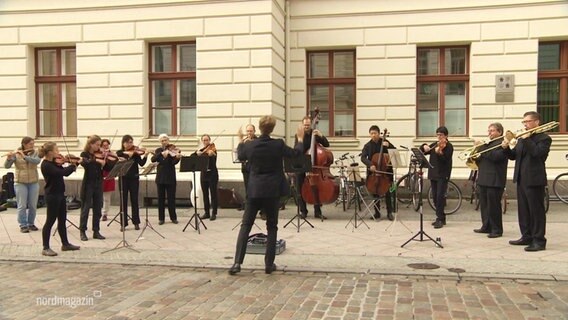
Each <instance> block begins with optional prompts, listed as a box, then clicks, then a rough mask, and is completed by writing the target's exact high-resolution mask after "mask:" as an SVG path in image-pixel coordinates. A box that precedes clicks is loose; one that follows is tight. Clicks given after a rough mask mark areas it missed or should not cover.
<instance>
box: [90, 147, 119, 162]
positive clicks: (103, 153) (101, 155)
mask: <svg viewBox="0 0 568 320" xmlns="http://www.w3.org/2000/svg"><path fill="white" fill-rule="evenodd" d="M94 155H95V159H99V160H105V161H106V160H108V161H117V160H118V156H117V155H116V153H114V152H111V151H110V150H102V149H101V150H99V151H96V152H95V153H94Z"/></svg>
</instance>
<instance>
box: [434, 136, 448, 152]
mask: <svg viewBox="0 0 568 320" xmlns="http://www.w3.org/2000/svg"><path fill="white" fill-rule="evenodd" d="M447 145H448V139H442V140H440V141H439V142H438V143H437V145H436V146H435V148H436V149H434V150H435V151H436V153H437V154H440V155H441V154H442V153H444V149H445V148H446V146H447Z"/></svg>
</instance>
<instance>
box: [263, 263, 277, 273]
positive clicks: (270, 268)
mask: <svg viewBox="0 0 568 320" xmlns="http://www.w3.org/2000/svg"><path fill="white" fill-rule="evenodd" d="M274 271H276V264H274V263H273V264H272V265H271V266H267V267H265V268H264V273H266V274H271V273H272V272H274Z"/></svg>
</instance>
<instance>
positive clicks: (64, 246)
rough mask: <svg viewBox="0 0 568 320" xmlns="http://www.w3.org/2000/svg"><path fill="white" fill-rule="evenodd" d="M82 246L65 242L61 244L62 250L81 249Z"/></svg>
mask: <svg viewBox="0 0 568 320" xmlns="http://www.w3.org/2000/svg"><path fill="white" fill-rule="evenodd" d="M80 248H81V247H79V246H76V245H72V244H70V243H68V244H64V245H62V246H61V251H75V250H79V249H80Z"/></svg>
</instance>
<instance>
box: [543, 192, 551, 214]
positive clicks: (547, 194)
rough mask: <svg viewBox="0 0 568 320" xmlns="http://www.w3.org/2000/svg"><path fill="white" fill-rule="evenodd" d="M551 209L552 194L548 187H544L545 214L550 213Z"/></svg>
mask: <svg viewBox="0 0 568 320" xmlns="http://www.w3.org/2000/svg"><path fill="white" fill-rule="evenodd" d="M549 207H550V192H549V191H548V186H546V187H544V213H547V212H548V208H549Z"/></svg>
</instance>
